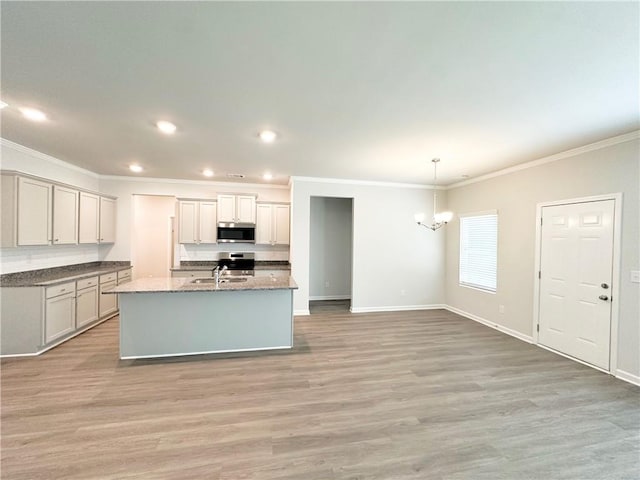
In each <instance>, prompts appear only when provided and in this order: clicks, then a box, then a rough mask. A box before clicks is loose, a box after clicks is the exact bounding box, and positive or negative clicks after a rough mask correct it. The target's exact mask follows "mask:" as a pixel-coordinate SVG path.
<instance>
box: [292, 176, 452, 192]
mask: <svg viewBox="0 0 640 480" xmlns="http://www.w3.org/2000/svg"><path fill="white" fill-rule="evenodd" d="M295 182H301V183H332V184H335V185H361V186H368V187H392V188H415V189H421V190H433V189H434V188H435V189H436V190H446V189H447V187H445V186H442V185H438V186H436V187H434V186H433V185H427V184H422V183H397V182H379V181H374V180H352V179H347V178H325V177H296V176H292V177H291V184H292V185H293V184H294V183H295Z"/></svg>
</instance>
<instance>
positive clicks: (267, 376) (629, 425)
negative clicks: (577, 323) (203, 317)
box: [1, 311, 640, 480]
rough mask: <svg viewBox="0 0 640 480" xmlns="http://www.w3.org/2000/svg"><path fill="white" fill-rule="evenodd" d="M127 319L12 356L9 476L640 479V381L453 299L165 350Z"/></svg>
mask: <svg viewBox="0 0 640 480" xmlns="http://www.w3.org/2000/svg"><path fill="white" fill-rule="evenodd" d="M117 330H118V320H117V318H116V319H113V320H111V321H109V322H107V323H105V324H103V325H101V326H99V327H97V328H95V329H93V330H92V331H90V332H87V333H85V334H83V335H81V336H80V337H78V338H76V339H74V340H72V341H70V342H68V343H66V344H64V345H62V346H60V347H58V348H55V349H54V350H52V351H50V352H48V353H46V354H44V355H42V356H41V357H37V358H27V359H11V360H5V361H3V362H2V372H1V375H2V376H1V379H2V394H1V395H2V438H1V447H2V452H1V455H2V457H1V459H2V464H1V466H2V472H1V478H2V479H5V480H9V479H15V480H18V479H29V480H36V479H48V480H49V479H69V480H74V479H77V480H90V479H132V478H140V479H214V480H215V479H225V480H270V479H280V480H284V479H290V480H293V479H296V480H313V479H322V480H331V479H354V480H355V479H358V480H363V479H381V480H382V479H384V480H388V479H425V480H432V479H433V480H438V479H444V478H446V479H580V480H586V479H623V478H629V479H631V478H634V479H637V478H640V446H639V443H640V439H639V432H640V410H639V408H640V389H639V388H637V387H634V386H632V385H630V384H627V383H624V382H622V381H620V380H616V379H614V378H613V377H611V376H608V375H605V374H603V373H600V372H598V371H596V370H593V369H590V368H588V367H585V366H583V365H580V364H578V363H575V362H572V361H570V360H567V359H565V358H562V357H560V356H558V355H554V354H552V353H550V352H547V351H545V350H542V349H540V348H537V347H534V346H531V345H528V344H526V343H523V342H521V341H518V340H516V339H513V338H511V337H508V336H506V335H503V334H501V333H499V332H496V331H494V330H492V329H489V328H487V327H484V326H482V325H479V324H477V323H474V322H472V321H470V320H466V319H463V318H461V317H458V316H456V315H454V314H451V313H448V312H444V311H428V312H401V313H389V314H386V313H385V314H359V315H350V314H348V313H335V314H331V313H326V314H319V315H312V316H310V317H306V318H305V317H299V318H297V319H296V329H295V331H296V339H295V343H296V347H295V349H294V350H293V351H291V352H287V353H276V354H267V355H264V354H262V355H255V354H254V355H244V356H242V355H235V356H234V355H227V356H226V357H224V358H212V357H191V358H188V359H184V358H183V359H174V360H173V361H164V362H163V361H156V360H154V361H137V362H133V361H127V362H120V361H119V360H118V346H117V345H118V339H117ZM152 334H153V332H150V335H152Z"/></svg>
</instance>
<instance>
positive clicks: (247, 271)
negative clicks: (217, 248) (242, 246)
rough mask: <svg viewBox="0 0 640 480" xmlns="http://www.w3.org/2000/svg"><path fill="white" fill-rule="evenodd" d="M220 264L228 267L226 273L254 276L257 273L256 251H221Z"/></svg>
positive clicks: (222, 266) (221, 266)
mask: <svg viewBox="0 0 640 480" xmlns="http://www.w3.org/2000/svg"><path fill="white" fill-rule="evenodd" d="M218 266H219V267H220V268H221V269H222V268H224V267H227V270H225V272H224V275H232V276H253V275H255V271H254V269H255V266H256V256H255V253H245V252H220V254H219V257H218Z"/></svg>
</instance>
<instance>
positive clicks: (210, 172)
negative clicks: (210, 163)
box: [202, 168, 213, 177]
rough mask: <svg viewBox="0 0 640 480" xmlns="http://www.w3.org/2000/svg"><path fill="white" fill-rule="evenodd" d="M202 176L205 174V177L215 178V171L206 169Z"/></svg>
mask: <svg viewBox="0 0 640 480" xmlns="http://www.w3.org/2000/svg"><path fill="white" fill-rule="evenodd" d="M202 174H203V175H204V176H205V177H213V170H211V169H210V168H205V169H204V170H203V171H202Z"/></svg>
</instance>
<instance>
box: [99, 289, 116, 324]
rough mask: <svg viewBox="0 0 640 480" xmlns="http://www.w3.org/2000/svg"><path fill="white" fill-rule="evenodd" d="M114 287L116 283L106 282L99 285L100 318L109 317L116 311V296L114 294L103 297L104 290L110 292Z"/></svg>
mask: <svg viewBox="0 0 640 480" xmlns="http://www.w3.org/2000/svg"><path fill="white" fill-rule="evenodd" d="M115 286H116V282H115V281H113V282H107V283H102V284H100V301H99V305H100V318H102V317H105V316H107V315H109V314H110V313H113V312H115V311H116V310H118V304H117V296H116V295H114V294H109V295H103V294H102V292H104V291H105V290H111V289H112V288H114V287H115Z"/></svg>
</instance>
